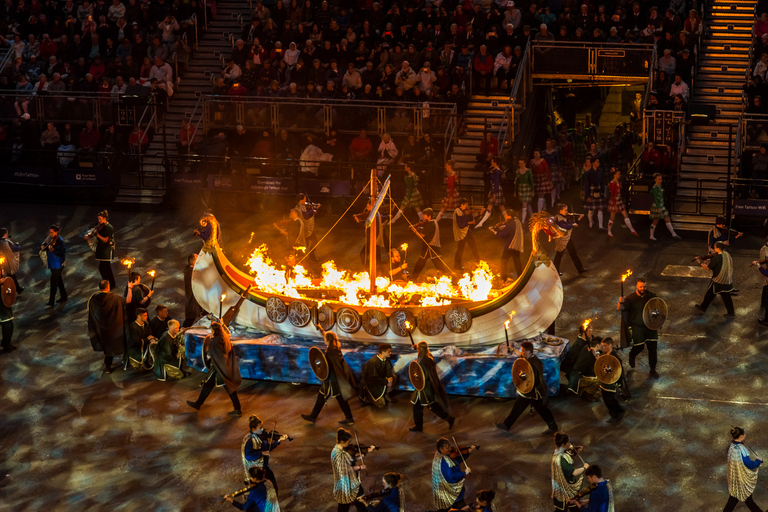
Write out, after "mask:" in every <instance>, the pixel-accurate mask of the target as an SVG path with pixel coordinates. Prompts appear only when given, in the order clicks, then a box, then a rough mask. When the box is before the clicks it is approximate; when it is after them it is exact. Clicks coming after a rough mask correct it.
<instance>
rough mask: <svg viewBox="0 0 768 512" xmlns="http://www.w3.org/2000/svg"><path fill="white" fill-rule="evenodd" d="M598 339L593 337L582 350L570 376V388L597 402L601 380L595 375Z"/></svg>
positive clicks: (586, 399)
mask: <svg viewBox="0 0 768 512" xmlns="http://www.w3.org/2000/svg"><path fill="white" fill-rule="evenodd" d="M597 343H598V339H596V338H592V339H591V340H589V341H588V342H587V346H586V347H585V349H584V350H582V351H581V353H580V354H579V356H578V357H577V358H576V363H575V364H574V365H573V370H572V371H571V372H570V376H569V377H568V390H569V391H571V392H572V393H574V394H575V395H579V396H581V398H582V399H583V400H585V401H587V402H597V401H599V400H600V399H599V398H598V397H597V395H598V394H599V393H600V382H599V381H598V380H597V376H596V375H595V361H597V354H596V352H597Z"/></svg>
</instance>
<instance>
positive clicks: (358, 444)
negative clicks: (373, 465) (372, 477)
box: [355, 430, 365, 473]
mask: <svg viewBox="0 0 768 512" xmlns="http://www.w3.org/2000/svg"><path fill="white" fill-rule="evenodd" d="M355 442H356V443H357V453H359V454H360V465H361V466H365V457H364V456H363V450H362V448H360V439H358V438H357V430H355ZM362 472H363V471H362V470H361V471H360V473H362Z"/></svg>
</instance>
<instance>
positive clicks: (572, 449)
mask: <svg viewBox="0 0 768 512" xmlns="http://www.w3.org/2000/svg"><path fill="white" fill-rule="evenodd" d="M583 449H584V447H583V446H581V445H579V446H574V445H571V446H570V448H566V449H565V453H567V454H568V455H570V456H571V457H576V456H578V455H579V452H580V451H581V450H583ZM579 458H581V457H580V456H579Z"/></svg>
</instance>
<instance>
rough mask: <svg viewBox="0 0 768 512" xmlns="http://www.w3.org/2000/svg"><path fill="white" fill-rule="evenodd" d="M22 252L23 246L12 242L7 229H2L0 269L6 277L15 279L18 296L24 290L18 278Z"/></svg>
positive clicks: (0, 229)
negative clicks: (17, 273) (0, 260)
mask: <svg viewBox="0 0 768 512" xmlns="http://www.w3.org/2000/svg"><path fill="white" fill-rule="evenodd" d="M20 251H21V244H17V243H15V242H14V241H12V240H11V239H10V237H9V235H8V230H7V229H6V228H0V258H2V262H0V268H1V269H2V271H3V274H4V275H5V276H6V277H10V278H11V279H13V284H15V285H16V294H17V295H21V292H23V291H24V288H22V287H21V285H20V284H19V280H18V279H17V278H16V272H18V271H19V263H20V261H21V258H20V257H19V255H20Z"/></svg>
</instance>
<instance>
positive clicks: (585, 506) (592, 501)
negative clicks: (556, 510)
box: [568, 465, 613, 512]
mask: <svg viewBox="0 0 768 512" xmlns="http://www.w3.org/2000/svg"><path fill="white" fill-rule="evenodd" d="M584 476H585V477H586V479H587V482H589V487H587V488H586V489H585V490H584V491H582V492H580V493H579V494H577V495H576V499H570V500H568V504H569V505H571V506H574V507H577V508H578V509H580V510H582V511H584V512H612V511H613V489H612V488H611V482H610V481H608V480H605V479H603V472H602V470H601V469H600V466H598V465H594V466H589V467H588V468H587V470H586V471H584ZM586 493H588V494H589V502H588V503H585V502H583V501H578V499H579V498H581V497H582V495H583V494H586Z"/></svg>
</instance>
